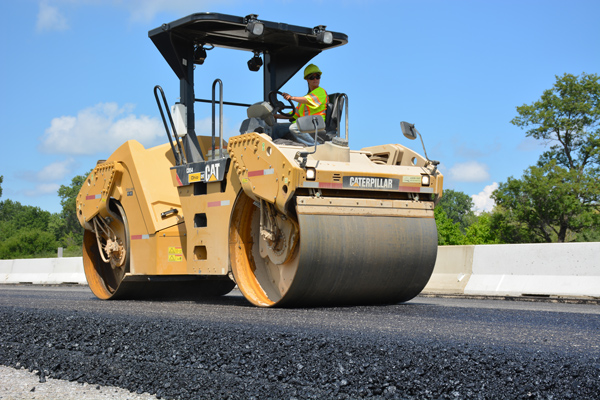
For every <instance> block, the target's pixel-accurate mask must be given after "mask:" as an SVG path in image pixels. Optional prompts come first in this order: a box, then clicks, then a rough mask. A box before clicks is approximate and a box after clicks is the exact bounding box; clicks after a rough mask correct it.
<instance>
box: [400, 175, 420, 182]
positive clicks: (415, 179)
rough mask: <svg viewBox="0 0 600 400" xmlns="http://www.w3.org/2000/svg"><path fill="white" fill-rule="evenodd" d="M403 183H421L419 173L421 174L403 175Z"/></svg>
mask: <svg viewBox="0 0 600 400" xmlns="http://www.w3.org/2000/svg"><path fill="white" fill-rule="evenodd" d="M402 183H421V175H419V176H403V177H402Z"/></svg>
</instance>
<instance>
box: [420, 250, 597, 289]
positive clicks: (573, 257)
mask: <svg viewBox="0 0 600 400" xmlns="http://www.w3.org/2000/svg"><path fill="white" fill-rule="evenodd" d="M424 292H426V293H455V294H468V295H493V296H527V295H535V296H565V297H573V296H575V297H599V298H600V243H599V242H592V243H555V244H510V245H509V244H506V245H479V246H440V248H439V250H438V256H437V262H436V265H435V268H434V271H433V276H432V277H431V279H430V280H429V283H428V284H427V286H426V287H425V290H424Z"/></svg>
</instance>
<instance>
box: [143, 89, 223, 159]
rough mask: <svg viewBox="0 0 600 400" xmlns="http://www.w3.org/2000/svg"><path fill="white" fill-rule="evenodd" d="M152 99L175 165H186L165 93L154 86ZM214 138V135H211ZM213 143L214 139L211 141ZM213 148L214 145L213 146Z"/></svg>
mask: <svg viewBox="0 0 600 400" xmlns="http://www.w3.org/2000/svg"><path fill="white" fill-rule="evenodd" d="M159 91H160V93H161V96H162V101H163V105H164V107H165V109H166V112H167V116H168V117H169V122H170V123H171V128H172V129H173V136H174V139H175V144H173V137H172V136H171V131H170V130H169V126H168V125H167V120H166V118H165V113H164V112H163V105H161V103H160V99H159V98H158V92H159ZM154 98H155V99H156V104H157V105H158V110H159V111H160V116H161V118H162V121H163V125H164V127H165V130H166V131H167V137H168V138H169V144H170V145H171V150H172V151H173V155H174V156H175V163H176V164H177V165H182V164H187V160H186V158H185V154H184V152H183V148H182V147H181V141H180V140H179V135H177V129H175V123H174V122H173V117H172V116H171V109H170V108H169V104H168V103H167V98H166V97H165V92H164V91H163V89H162V87H160V86H159V85H156V86H154ZM213 137H214V134H213ZM213 141H214V139H213ZM213 147H214V144H213Z"/></svg>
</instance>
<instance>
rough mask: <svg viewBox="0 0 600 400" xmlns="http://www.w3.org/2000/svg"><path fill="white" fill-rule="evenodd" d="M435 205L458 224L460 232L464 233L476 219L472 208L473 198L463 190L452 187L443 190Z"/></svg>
mask: <svg viewBox="0 0 600 400" xmlns="http://www.w3.org/2000/svg"><path fill="white" fill-rule="evenodd" d="M437 207H439V208H441V209H443V210H444V213H445V214H446V216H447V217H448V218H450V219H451V220H452V221H453V222H454V223H457V224H458V225H459V227H460V230H461V232H462V233H465V232H466V230H467V228H468V227H469V226H470V225H471V224H473V223H474V222H475V221H476V219H477V218H476V216H475V214H474V213H473V210H472V209H473V207H474V204H473V199H472V198H471V196H469V195H468V194H466V193H463V192H459V191H455V190H452V189H446V190H444V195H443V196H442V198H441V200H440V202H439V203H438V205H437Z"/></svg>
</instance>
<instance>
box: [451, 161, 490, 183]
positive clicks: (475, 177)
mask: <svg viewBox="0 0 600 400" xmlns="http://www.w3.org/2000/svg"><path fill="white" fill-rule="evenodd" d="M448 178H449V179H451V180H454V181H457V182H485V181H487V180H489V179H490V174H489V172H488V166H487V165H485V164H482V163H479V162H477V161H468V162H464V163H457V164H454V166H453V167H452V168H450V171H449V176H448Z"/></svg>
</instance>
